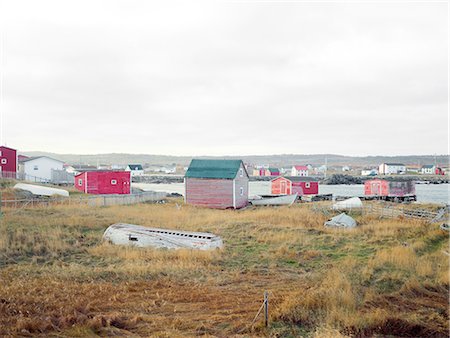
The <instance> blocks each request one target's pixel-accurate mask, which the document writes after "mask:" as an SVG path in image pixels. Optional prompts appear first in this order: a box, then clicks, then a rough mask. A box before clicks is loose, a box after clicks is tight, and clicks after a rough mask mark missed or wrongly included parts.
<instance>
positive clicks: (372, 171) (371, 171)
mask: <svg viewBox="0 0 450 338" xmlns="http://www.w3.org/2000/svg"><path fill="white" fill-rule="evenodd" d="M376 175H378V170H377V169H363V170H361V176H376Z"/></svg>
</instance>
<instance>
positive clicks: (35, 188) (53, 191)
mask: <svg viewBox="0 0 450 338" xmlns="http://www.w3.org/2000/svg"><path fill="white" fill-rule="evenodd" d="M14 189H20V190H25V191H28V192H30V193H32V194H33V195H38V196H54V195H59V196H65V197H69V192H68V191H67V190H64V189H57V188H50V187H43V186H41V185H34V184H26V183H17V184H16V185H15V186H14Z"/></svg>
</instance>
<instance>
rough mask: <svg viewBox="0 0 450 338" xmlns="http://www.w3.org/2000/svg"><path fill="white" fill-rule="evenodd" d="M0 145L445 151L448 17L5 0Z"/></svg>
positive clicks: (285, 7)
mask: <svg viewBox="0 0 450 338" xmlns="http://www.w3.org/2000/svg"><path fill="white" fill-rule="evenodd" d="M0 4H1V5H0V6H1V8H0V16H1V17H0V20H1V21H0V23H1V25H0V29H1V32H2V36H3V53H2V54H3V61H2V63H3V66H2V74H3V105H2V107H1V110H2V112H3V128H2V129H3V143H6V144H7V145H8V146H11V147H14V148H17V149H19V150H22V151H24V150H26V151H30V150H42V151H51V152H58V153H89V154H93V153H106V152H127V153H148V154H173V155H243V154H285V153H297V154H313V153H336V154H345V155H377V154H378V155H407V154H434V153H437V154H447V153H448V145H447V143H448V142H447V141H448V3H445V2H434V3H432V2H429V1H426V2H423V3H414V2H410V3H405V2H400V3H398V2H397V3H396V4H392V3H388V2H386V3H382V4H376V3H367V2H366V3H364V2H360V3H355V2H347V3H345V2H342V3H305V2H281V3H280V2H275V1H273V2H272V1H266V2H261V1H260V2H257V1H255V2H253V1H246V2H239V1H235V2H214V1H209V2H207V3H200V2H196V3H195V5H192V4H190V5H188V4H186V3H185V4H180V3H175V2H167V1H158V2H157V1H154V2H152V3H150V2H149V1H102V2H100V1H70V2H69V1H54V2H50V1H29V2H25V1H17V0H6V1H5V0H0Z"/></svg>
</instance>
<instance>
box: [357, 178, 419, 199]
mask: <svg viewBox="0 0 450 338" xmlns="http://www.w3.org/2000/svg"><path fill="white" fill-rule="evenodd" d="M415 193H416V185H415V183H414V182H413V181H387V180H379V179H376V180H369V181H366V182H364V195H366V196H392V197H403V196H409V195H414V194H415Z"/></svg>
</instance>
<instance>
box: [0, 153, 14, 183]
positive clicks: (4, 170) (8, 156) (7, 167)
mask: <svg viewBox="0 0 450 338" xmlns="http://www.w3.org/2000/svg"><path fill="white" fill-rule="evenodd" d="M16 172H17V150H15V149H12V148H9V147H5V146H1V147H0V177H5V178H16Z"/></svg>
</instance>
